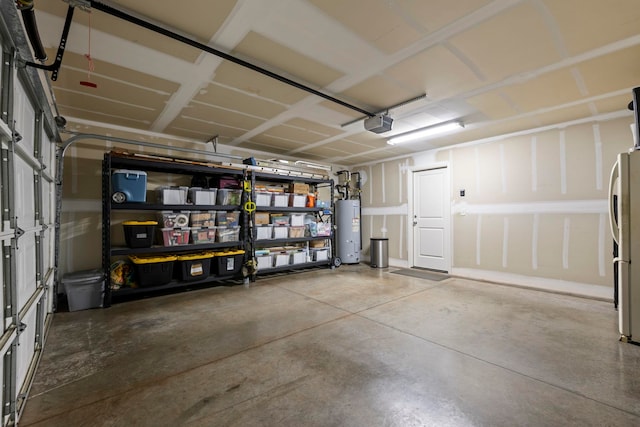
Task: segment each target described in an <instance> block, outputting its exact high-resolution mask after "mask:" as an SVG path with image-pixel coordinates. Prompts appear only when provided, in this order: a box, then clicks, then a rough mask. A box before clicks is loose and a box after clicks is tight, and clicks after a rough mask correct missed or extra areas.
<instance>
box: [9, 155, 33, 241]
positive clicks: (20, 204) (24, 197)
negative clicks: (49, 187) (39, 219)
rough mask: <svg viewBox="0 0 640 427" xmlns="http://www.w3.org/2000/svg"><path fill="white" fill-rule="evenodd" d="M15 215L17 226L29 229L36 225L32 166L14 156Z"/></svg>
mask: <svg viewBox="0 0 640 427" xmlns="http://www.w3.org/2000/svg"><path fill="white" fill-rule="evenodd" d="M14 171H15V195H16V197H15V203H16V205H15V215H16V217H17V224H18V227H20V228H22V229H25V230H26V229H29V228H33V227H35V226H36V220H35V215H36V208H35V206H36V205H35V203H36V201H35V197H36V195H35V186H34V185H35V184H34V182H35V181H34V175H33V168H32V167H31V165H29V163H27V162H25V161H24V160H23V159H22V158H21V157H19V156H15V166H14Z"/></svg>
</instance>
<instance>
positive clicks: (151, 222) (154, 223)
mask: <svg viewBox="0 0 640 427" xmlns="http://www.w3.org/2000/svg"><path fill="white" fill-rule="evenodd" d="M122 225H158V221H125V222H123V223H122Z"/></svg>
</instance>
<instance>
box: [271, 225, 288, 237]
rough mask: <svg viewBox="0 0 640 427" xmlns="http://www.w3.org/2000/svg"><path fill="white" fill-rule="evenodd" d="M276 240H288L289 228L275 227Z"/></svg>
mask: <svg viewBox="0 0 640 427" xmlns="http://www.w3.org/2000/svg"><path fill="white" fill-rule="evenodd" d="M273 238H274V239H287V238H289V226H286V225H283V226H279V227H273Z"/></svg>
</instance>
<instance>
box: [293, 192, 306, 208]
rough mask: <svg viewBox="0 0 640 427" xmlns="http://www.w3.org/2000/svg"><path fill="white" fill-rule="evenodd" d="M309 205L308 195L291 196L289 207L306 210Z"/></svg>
mask: <svg viewBox="0 0 640 427" xmlns="http://www.w3.org/2000/svg"><path fill="white" fill-rule="evenodd" d="M306 204H307V195H306V194H291V195H290V196H289V206H291V207H293V208H304V207H305V206H306Z"/></svg>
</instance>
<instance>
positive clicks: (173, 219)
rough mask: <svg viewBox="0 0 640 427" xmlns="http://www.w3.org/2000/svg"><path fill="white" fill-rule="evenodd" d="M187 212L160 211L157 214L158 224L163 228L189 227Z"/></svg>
mask: <svg viewBox="0 0 640 427" xmlns="http://www.w3.org/2000/svg"><path fill="white" fill-rule="evenodd" d="M190 213H191V212H189V211H180V212H173V211H161V212H160V213H159V220H160V224H162V227H163V228H181V227H187V226H188V225H189V215H190Z"/></svg>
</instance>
